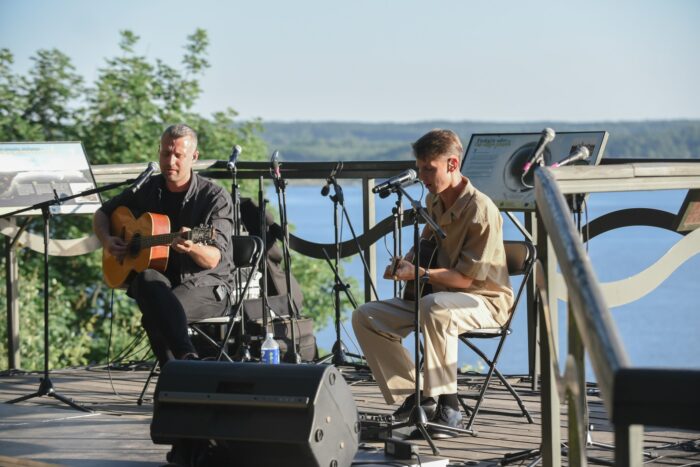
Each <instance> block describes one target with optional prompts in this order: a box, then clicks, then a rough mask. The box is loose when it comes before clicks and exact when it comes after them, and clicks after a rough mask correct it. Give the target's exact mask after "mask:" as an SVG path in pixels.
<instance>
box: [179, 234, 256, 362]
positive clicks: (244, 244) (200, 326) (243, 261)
mask: <svg viewBox="0 0 700 467" xmlns="http://www.w3.org/2000/svg"><path fill="white" fill-rule="evenodd" d="M231 240H232V243H233V266H234V268H235V269H240V268H249V273H248V277H247V279H246V280H245V284H244V285H243V287H242V288H241V290H240V291H237V292H236V293H235V294H232V297H233V299H232V300H231V301H232V303H233V306H232V307H231V312H230V313H229V314H228V315H224V316H216V317H213V318H205V319H202V320H198V321H192V322H190V323H188V324H189V326H190V329H192V331H194V333H195V334H197V335H199V336H201V337H202V338H203V339H204V341H206V342H208V343H209V344H210V345H211V346H213V347H214V349H216V351H217V352H218V354H217V356H216V360H221V359H222V357H223V358H226V360H228V361H229V362H232V361H233V359H232V358H231V357H230V356H229V354H228V352H227V345H228V342H229V339H230V338H231V332H232V331H233V327H234V324H235V323H236V322H238V321H241V320H242V319H243V300H244V299H245V298H247V296H248V289H249V288H250V286H251V283H252V281H253V279H254V277H255V273H256V272H257V271H258V267H259V266H260V261H261V259H262V257H263V242H262V239H261V238H260V237H257V236H255V235H239V236H236V235H234V236H233V237H232V238H231ZM239 292H240V293H239ZM212 325H214V326H225V331H224V332H223V333H221V336H222V337H221V338H220V339H219V341H218V342H217V341H216V340H215V339H214V338H212V337H211V336H210V335H209V333H207V332H206V330H205V329H204V328H205V327H208V326H212Z"/></svg>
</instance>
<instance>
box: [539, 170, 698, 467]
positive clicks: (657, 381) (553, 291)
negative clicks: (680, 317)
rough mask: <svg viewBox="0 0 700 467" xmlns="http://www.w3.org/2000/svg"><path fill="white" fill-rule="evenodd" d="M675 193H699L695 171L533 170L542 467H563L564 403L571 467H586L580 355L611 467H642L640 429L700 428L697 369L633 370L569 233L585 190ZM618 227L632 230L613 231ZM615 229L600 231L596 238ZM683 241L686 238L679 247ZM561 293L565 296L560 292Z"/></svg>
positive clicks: (577, 240)
mask: <svg viewBox="0 0 700 467" xmlns="http://www.w3.org/2000/svg"><path fill="white" fill-rule="evenodd" d="M555 173H556V176H555V175H554V174H555ZM682 188H685V189H696V188H700V164H697V163H683V164H667V163H645V164H631V165H620V166H610V167H592V168H590V167H584V168H576V167H571V168H566V169H557V170H554V171H551V170H549V169H546V168H540V169H537V171H536V174H535V198H536V205H537V218H538V226H537V244H538V256H539V258H540V261H541V263H540V264H539V265H538V266H539V267H538V270H537V271H536V279H535V282H536V286H535V302H536V303H537V305H538V310H539V314H538V316H539V319H540V347H541V360H540V361H541V368H542V393H541V394H542V395H541V397H542V443H543V444H542V455H543V461H544V465H548V466H550V465H560V464H561V438H562V436H561V433H560V430H559V426H560V412H559V407H560V402H561V401H562V400H564V399H565V400H566V401H567V402H568V416H569V423H568V430H569V431H568V449H567V452H568V454H569V463H570V464H571V465H586V445H587V438H586V435H587V431H586V430H587V427H588V420H587V411H586V381H585V354H586V353H587V354H588V355H589V357H590V361H591V364H592V367H593V370H594V372H595V375H596V379H597V382H598V386H599V389H600V393H601V396H602V399H603V403H604V405H605V408H606V410H607V412H608V414H609V415H610V418H611V421H612V423H613V425H614V428H615V464H616V465H635V466H638V465H642V463H643V462H642V440H643V425H654V426H665V427H674V428H682V429H686V428H687V429H695V430H697V429H700V401H699V400H698V394H700V371H698V370H692V369H687V370H685V369H659V368H638V367H633V366H631V364H630V361H629V358H628V357H627V354H626V352H625V349H624V347H623V345H622V341H621V339H620V337H619V335H618V332H617V327H616V325H615V322H614V319H613V317H612V315H611V313H610V310H609V304H608V300H607V297H606V294H605V293H604V288H603V287H602V286H601V284H600V283H599V282H598V280H597V279H596V276H595V274H594V272H593V269H592V267H591V264H590V261H589V259H588V256H587V254H586V251H585V247H584V244H583V241H582V238H581V237H582V235H581V233H580V232H579V231H578V230H577V229H576V227H575V226H574V222H573V219H572V214H571V210H570V207H569V204H568V203H567V201H566V199H565V197H564V195H565V194H579V193H590V192H592V191H599V192H603V191H639V190H650V189H682ZM635 222H636V221H635ZM641 223H642V224H644V222H643V221H642V222H641ZM603 224H606V223H605V222H604V223H603ZM624 225H632V224H630V223H618V225H617V226H624ZM612 227H614V226H611V225H606V227H604V228H603V227H600V228H598V231H600V232H602V231H604V230H605V229H606V228H607V229H609V228H612ZM696 232H697V231H696ZM689 237H690V235H688V236H687V237H686V238H684V240H683V241H685V242H686V244H687V243H689V241H687V238H689ZM690 241H692V242H694V244H695V245H696V246H695V248H688V247H686V248H684V249H682V250H681V251H685V252H692V251H699V250H700V247H698V246H697V245H700V235H698V234H694V236H693V238H691V240H690ZM557 266H558V267H559V269H560V270H561V275H560V276H559V274H558V273H557ZM652 273H653V271H652ZM652 275H653V274H652ZM560 278H561V279H560ZM560 281H563V284H561V283H560ZM658 282H659V281H658V280H649V281H646V282H645V286H646V290H644V291H642V292H638V294H639V295H641V294H642V293H647V292H648V291H649V290H650V289H653V287H655V286H656V285H658ZM633 286H634V287H637V288H639V286H640V281H636V282H635V281H633ZM562 288H564V290H563V292H564V293H561V294H560V293H559V292H560V291H561V290H562ZM609 290H611V289H609ZM689 293H692V291H689ZM609 295H612V293H611V292H609ZM562 296H563V297H565V298H566V299H567V300H568V306H567V311H568V323H569V329H568V351H567V357H566V365H565V370H564V373H563V374H560V366H559V362H558V357H557V356H558V354H559V353H558V343H557V337H556V336H557V334H556V332H557V300H558V299H559V298H561V297H562ZM678 324H679V323H669V325H678ZM649 388H653V390H649Z"/></svg>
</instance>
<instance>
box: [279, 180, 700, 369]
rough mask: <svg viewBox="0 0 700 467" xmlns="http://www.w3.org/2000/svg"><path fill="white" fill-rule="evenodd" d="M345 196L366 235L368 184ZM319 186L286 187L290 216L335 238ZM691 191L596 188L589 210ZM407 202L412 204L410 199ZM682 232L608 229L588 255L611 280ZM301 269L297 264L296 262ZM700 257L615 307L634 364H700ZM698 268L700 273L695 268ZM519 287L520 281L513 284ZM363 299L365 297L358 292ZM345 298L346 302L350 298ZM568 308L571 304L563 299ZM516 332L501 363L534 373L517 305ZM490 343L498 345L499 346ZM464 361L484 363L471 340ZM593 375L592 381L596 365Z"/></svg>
mask: <svg viewBox="0 0 700 467" xmlns="http://www.w3.org/2000/svg"><path fill="white" fill-rule="evenodd" d="M342 187H343V191H344V194H345V206H346V209H347V211H348V216H349V218H350V222H352V225H353V227H354V229H355V232H356V233H357V234H358V235H361V233H362V195H361V186H360V184H359V183H357V182H355V183H353V182H349V181H348V182H345V183H343V184H342ZM320 188H321V185H320V184H319V186H311V185H308V184H304V183H300V182H298V181H295V180H291V181H290V183H289V187H288V188H287V205H288V212H287V216H288V220H289V222H290V224H294V226H295V231H294V233H295V235H297V236H299V237H301V238H303V239H306V240H309V241H314V242H322V243H332V242H333V238H334V233H333V203H332V201H331V200H330V198H328V197H323V196H321V194H320ZM409 193H411V195H412V196H415V197H416V198H420V196H421V191H420V188H419V187H412V188H411V190H410V191H409ZM685 194H686V192H685V191H653V192H637V193H605V194H593V195H591V196H590V197H589V198H588V202H587V204H588V215H589V218H590V219H595V218H597V217H599V216H600V215H602V214H604V213H606V212H611V211H615V210H618V209H623V208H632V207H647V208H656V209H662V210H665V211H669V212H673V213H675V212H677V211H678V209H679V208H680V206H681V203H682V202H683V199H684V198H685ZM267 196H268V199H269V200H270V204H271V205H274V206H277V198H276V195H275V193H274V191H269V192H268V194H267ZM376 201H377V208H376V211H377V215H376V218H377V220H378V221H379V220H381V219H383V218H385V217H387V216H389V215H390V214H391V209H392V207H394V203H395V197H393V196H392V197H389V198H387V199H384V200H382V199H380V198H378V197H377V199H376ZM404 208H405V209H406V210H408V209H409V208H410V206H409V203H408V202H407V201H406V200H404ZM412 235H413V234H412V229H411V228H410V227H408V228H405V229H404V231H403V242H404V244H403V252H404V253H405V252H406V251H407V250H408V249H409V248H410V247H411V246H412V238H413V236H412ZM504 237H505V238H506V239H521V238H522V236H521V234H520V233H519V231H518V230H517V228H516V227H515V226H514V225H513V224H512V222H511V221H510V220H509V219H507V218H505V219H504ZM351 238H352V237H351V234H350V229H349V228H348V226H347V222H345V224H344V227H343V229H342V239H343V240H350V239H351ZM680 238H681V237H680V235H678V234H676V233H673V232H669V231H665V230H661V229H656V228H651V227H630V228H624V229H618V230H617V231H613V232H607V233H605V234H603V235H601V236H599V237H596V238H594V239H593V240H591V242H590V244H589V255H590V258H591V261H592V263H593V268H594V270H595V273H596V275H597V276H598V278H599V280H600V281H602V282H607V281H611V280H619V279H623V278H625V277H629V276H632V275H634V274H636V273H638V272H640V271H642V270H643V269H644V268H646V267H647V266H649V265H650V264H653V263H654V262H655V261H657V260H658V259H659V258H660V257H661V256H662V255H663V254H664V253H665V252H666V251H667V250H668V249H669V248H670V247H671V246H672V245H673V244H674V243H675V242H677V241H678V240H679V239H680ZM391 245H392V239H391V235H389V236H387V237H385V241H379V242H378V243H377V264H378V268H379V269H380V270H383V267H384V265H385V264H387V262H388V259H389V257H390V256H391V254H390V250H391ZM292 268H294V265H292ZM699 269H700V256H698V255H696V256H695V257H692V258H689V259H688V260H687V261H686V262H685V263H684V264H683V265H682V266H681V267H680V268H679V269H678V270H677V271H675V272H674V273H673V274H672V275H671V276H670V277H669V278H668V279H667V280H666V281H665V282H663V283H662V284H661V286H659V287H658V288H657V289H655V290H654V291H652V292H651V293H650V294H648V295H646V296H644V297H643V298H642V299H640V300H638V301H636V302H634V303H631V304H628V305H625V306H620V307H616V308H613V309H612V310H611V311H612V314H613V317H614V320H615V323H616V325H617V327H618V331H619V333H620V335H621V337H622V340H623V344H624V348H625V349H626V351H627V353H628V355H629V357H630V359H631V361H632V364H633V365H635V366H656V367H685V368H700V339H698V331H699V330H700V307H698V305H697V297H698V279H697V277H698V276H697V275H696V274H697V270H699ZM694 271H695V272H694ZM345 274H346V276H354V277H355V278H356V279H357V281H358V283H359V284H362V283H363V282H362V263H361V261H360V260H359V258H357V257H355V258H354V259H353V260H352V261H351V263H349V264H346V265H345ZM513 285H514V287H515V286H516V285H517V283H515V284H513ZM376 287H377V291H378V293H379V296H380V298H382V299H384V298H390V297H392V296H393V285H392V282H391V281H387V280H383V279H381V278H380V279H378V282H377V284H376ZM354 295H355V298H356V299H357V300H362V297H363V296H364V295H363V294H362V293H360V292H359V291H355V292H354ZM343 300H346V299H345V297H343ZM561 305H562V306H564V303H562V304H561ZM345 318H346V319H345V321H344V323H343V335H342V339H343V342H344V343H345V344H346V346H347V347H348V350H349V351H351V352H357V353H360V352H359V351H358V350H357V347H356V343H355V342H356V341H355V338H354V335H353V333H352V326H351V324H350V322H349V315H348V316H346V317H345ZM559 327H560V330H559V336H560V345H561V348H562V349H566V316H565V313H564V312H561V314H560V318H559ZM512 328H513V334H511V336H510V337H509V338H508V340H507V341H506V346H505V348H504V350H503V353H502V356H501V360H500V362H499V368H500V369H501V371H502V372H504V373H508V374H523V373H526V372H527V367H528V364H527V331H526V313H525V312H524V308H522V307H521V308H520V309H519V310H518V311H517V315H516V317H515V319H514V322H513V325H512ZM316 338H317V340H318V345H319V348H321V349H325V350H329V349H330V348H331V347H332V345H333V343H334V342H335V329H334V326H333V322H332V321H331V322H329V323H328V325H327V326H326V327H325V328H324V329H322V330H321V331H319V332H317V333H316ZM404 344H405V345H406V346H407V347H408V348H409V349H411V350H412V349H413V340H412V338H411V337H409V338H407V339H406V340H405V342H404ZM484 344H485V345H483V347H484V348H488V349H489V351H491V349H493V350H495V343H494V344H493V345H491V344H486V343H484ZM459 364H460V366H463V365H472V366H477V364H478V359H477V357H476V356H475V355H473V354H472V353H471V352H470V351H469V350H468V349H467V348H466V346H464V345H461V346H460V353H459ZM588 378H589V379H593V376H592V373H591V371H590V369H589V371H588Z"/></svg>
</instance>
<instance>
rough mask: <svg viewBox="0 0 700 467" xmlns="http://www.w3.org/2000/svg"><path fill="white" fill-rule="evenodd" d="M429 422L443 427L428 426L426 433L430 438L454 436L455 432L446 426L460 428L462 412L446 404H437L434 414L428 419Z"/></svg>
mask: <svg viewBox="0 0 700 467" xmlns="http://www.w3.org/2000/svg"><path fill="white" fill-rule="evenodd" d="M430 423H437V424H438V425H442V426H443V427H445V428H441V427H439V426H432V425H430V426H428V434H429V435H430V437H431V438H433V439H441V438H454V437H455V436H457V433H456V432H455V431H452V430H449V429H447V428H448V427H452V428H462V412H460V411H459V409H453V408H452V407H449V406H447V405H438V407H437V410H436V412H435V416H434V417H433V418H432V419H431V420H430Z"/></svg>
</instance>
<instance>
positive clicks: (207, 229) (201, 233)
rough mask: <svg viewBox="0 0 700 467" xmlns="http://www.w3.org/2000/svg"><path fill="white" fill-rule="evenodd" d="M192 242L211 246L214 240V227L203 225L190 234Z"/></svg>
mask: <svg viewBox="0 0 700 467" xmlns="http://www.w3.org/2000/svg"><path fill="white" fill-rule="evenodd" d="M188 233H189V234H190V235H189V237H190V240H192V241H193V242H194V243H203V244H205V245H209V244H211V243H212V242H213V240H214V227H213V226H211V225H204V224H201V225H200V226H199V227H195V228H193V229H192V230H190V231H189V232H188Z"/></svg>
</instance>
